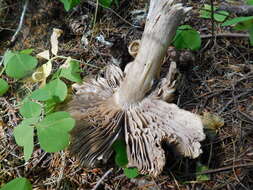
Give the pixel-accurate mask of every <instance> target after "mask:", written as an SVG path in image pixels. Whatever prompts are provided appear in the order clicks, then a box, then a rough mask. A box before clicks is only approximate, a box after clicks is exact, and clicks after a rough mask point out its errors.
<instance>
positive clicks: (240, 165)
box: [196, 162, 253, 175]
mask: <svg viewBox="0 0 253 190" xmlns="http://www.w3.org/2000/svg"><path fill="white" fill-rule="evenodd" d="M252 167H253V162H250V163H247V164H238V165H232V166H226V167H223V168H218V169H212V170H206V171H203V172H198V173H196V174H197V175H201V174H212V173H219V172H224V171H228V170H232V169H236V168H252Z"/></svg>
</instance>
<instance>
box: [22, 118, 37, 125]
mask: <svg viewBox="0 0 253 190" xmlns="http://www.w3.org/2000/svg"><path fill="white" fill-rule="evenodd" d="M39 119H40V117H32V118H27V119H23V121H22V122H21V124H20V125H34V124H36V123H38V121H39Z"/></svg>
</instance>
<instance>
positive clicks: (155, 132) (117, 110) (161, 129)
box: [67, 63, 205, 176]
mask: <svg viewBox="0 0 253 190" xmlns="http://www.w3.org/2000/svg"><path fill="white" fill-rule="evenodd" d="M175 69H176V68H175V65H174V63H172V64H171V69H170V71H169V73H168V75H167V76H166V78H163V79H161V82H160V84H159V85H157V88H156V89H154V90H153V92H152V93H150V94H149V95H147V96H146V97H145V98H144V99H143V100H141V101H139V102H136V103H134V104H129V105H127V106H126V105H124V106H122V105H120V104H119V100H118V98H120V97H119V96H117V90H118V88H119V86H120V83H121V82H122V81H123V78H124V73H123V72H122V71H121V70H120V68H118V67H117V66H114V65H110V66H108V67H107V69H106V71H105V76H104V77H102V76H100V77H98V78H97V79H88V80H86V81H85V82H83V84H81V85H74V88H75V89H76V90H77V92H76V95H75V96H74V98H73V100H72V101H71V102H70V103H69V104H68V109H67V110H68V111H69V112H70V114H71V115H72V117H73V118H75V119H76V122H77V124H76V126H75V128H74V129H73V130H72V131H71V144H70V148H69V149H70V151H71V152H72V153H73V154H74V155H76V156H77V157H79V159H80V161H81V163H82V164H83V165H84V166H86V167H94V166H95V165H96V164H97V163H98V162H99V160H104V161H107V160H108V159H109V157H110V156H111V154H112V151H113V150H112V144H113V143H114V142H115V140H117V139H118V138H119V136H121V135H124V136H125V141H126V148H127V155H128V167H137V168H138V170H139V172H140V173H141V174H150V175H153V176H157V175H158V174H160V173H161V171H162V169H163V167H164V165H165V153H164V150H163V148H162V146H161V144H162V142H163V141H167V142H169V143H171V144H173V145H174V146H175V147H176V150H177V151H178V152H179V153H180V154H182V155H184V156H187V157H191V158H196V157H198V156H199V155H200V153H201V152H202V151H201V148H200V147H201V145H200V141H202V140H203V139H204V138H205V135H204V133H203V125H202V122H201V119H200V117H199V116H198V115H196V114H193V113H191V112H189V111H186V110H183V109H180V108H179V107H178V106H177V105H175V104H172V103H167V102H166V100H170V98H168V97H169V96H170V95H171V94H172V93H173V92H174V84H175V81H173V76H174V70H175Z"/></svg>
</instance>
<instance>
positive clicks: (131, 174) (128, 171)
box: [124, 168, 139, 178]
mask: <svg viewBox="0 0 253 190" xmlns="http://www.w3.org/2000/svg"><path fill="white" fill-rule="evenodd" d="M124 174H125V175H126V176H127V177H128V178H135V177H137V176H138V175H139V172H138V169H137V168H124Z"/></svg>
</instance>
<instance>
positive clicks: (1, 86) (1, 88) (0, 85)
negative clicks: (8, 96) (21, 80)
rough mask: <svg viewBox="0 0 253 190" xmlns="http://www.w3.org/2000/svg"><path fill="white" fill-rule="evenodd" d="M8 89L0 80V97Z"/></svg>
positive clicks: (2, 80)
mask: <svg viewBox="0 0 253 190" xmlns="http://www.w3.org/2000/svg"><path fill="white" fill-rule="evenodd" d="M8 89H9V85H8V83H7V82H6V81H5V80H4V79H1V78H0V96H3V95H4V94H5V93H6V92H7V91H8Z"/></svg>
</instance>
